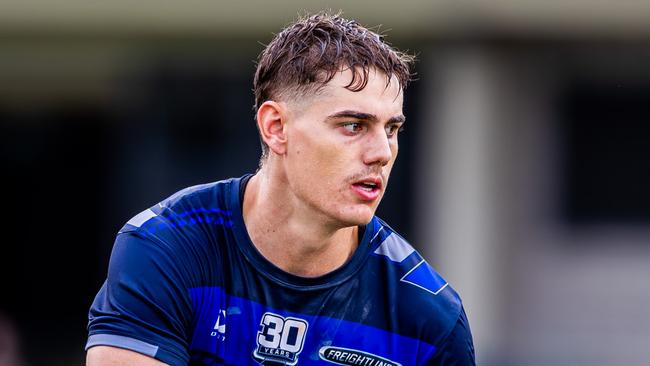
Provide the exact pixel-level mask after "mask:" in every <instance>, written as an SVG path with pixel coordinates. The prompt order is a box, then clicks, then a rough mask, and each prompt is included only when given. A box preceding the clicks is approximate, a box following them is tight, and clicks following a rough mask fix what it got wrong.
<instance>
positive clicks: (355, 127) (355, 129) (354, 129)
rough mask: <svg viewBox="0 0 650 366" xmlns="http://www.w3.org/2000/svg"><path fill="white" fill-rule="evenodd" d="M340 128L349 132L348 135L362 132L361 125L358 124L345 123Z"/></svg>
mask: <svg viewBox="0 0 650 366" xmlns="http://www.w3.org/2000/svg"><path fill="white" fill-rule="evenodd" d="M341 127H343V128H344V129H345V131H346V132H349V133H350V134H355V133H359V132H361V131H363V124H362V123H359V122H349V123H345V124H343V125H342V126H341Z"/></svg>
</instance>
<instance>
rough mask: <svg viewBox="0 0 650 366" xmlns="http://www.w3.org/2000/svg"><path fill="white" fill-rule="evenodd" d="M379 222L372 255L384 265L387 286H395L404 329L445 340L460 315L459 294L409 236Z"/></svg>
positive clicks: (395, 305)
mask: <svg viewBox="0 0 650 366" xmlns="http://www.w3.org/2000/svg"><path fill="white" fill-rule="evenodd" d="M378 222H379V223H380V225H381V229H380V232H379V233H378V235H379V238H378V239H379V240H377V241H376V242H377V244H376V245H375V247H374V248H373V251H372V255H373V257H374V259H375V261H377V262H379V263H380V265H381V266H382V267H383V271H385V273H386V276H387V279H386V280H387V281H389V283H388V286H391V287H393V288H394V296H391V297H390V301H393V302H394V303H393V304H391V306H392V307H393V308H394V309H395V316H397V318H398V321H399V324H400V328H402V329H401V332H402V333H406V334H408V335H410V336H414V337H417V338H419V339H422V340H424V341H426V342H427V343H429V344H432V345H439V344H442V343H443V342H444V340H445V339H446V338H447V336H448V335H449V334H450V333H451V331H452V330H453V328H454V326H455V325H456V323H457V321H458V319H459V317H460V315H461V312H462V302H461V299H460V296H459V294H458V293H457V292H456V291H455V290H454V289H453V288H452V287H451V286H450V284H449V283H448V282H447V281H446V280H445V279H444V278H443V277H442V276H441V275H440V274H439V273H438V272H437V271H436V270H435V269H434V268H433V267H432V266H431V265H430V264H429V263H428V262H427V260H425V259H424V257H423V256H422V255H421V254H420V253H419V252H418V251H417V250H416V249H415V248H414V247H413V246H412V245H411V244H410V243H409V242H408V241H407V240H406V239H404V238H403V237H402V236H401V235H399V233H397V232H396V231H395V230H393V229H392V228H391V227H390V226H388V225H387V224H386V223H385V222H383V221H381V220H379V219H378Z"/></svg>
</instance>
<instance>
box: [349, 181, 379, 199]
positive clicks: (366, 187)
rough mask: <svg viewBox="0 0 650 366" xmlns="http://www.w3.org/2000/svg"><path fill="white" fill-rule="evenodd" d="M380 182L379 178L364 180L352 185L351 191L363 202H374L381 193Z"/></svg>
mask: <svg viewBox="0 0 650 366" xmlns="http://www.w3.org/2000/svg"><path fill="white" fill-rule="evenodd" d="M381 188H382V181H381V179H379V178H365V179H362V180H359V181H356V182H354V183H352V190H353V191H354V192H355V193H356V194H357V196H358V197H359V198H361V200H363V201H374V200H376V199H377V198H379V194H380V193H381Z"/></svg>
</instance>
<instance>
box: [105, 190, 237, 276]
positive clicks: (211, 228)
mask: <svg viewBox="0 0 650 366" xmlns="http://www.w3.org/2000/svg"><path fill="white" fill-rule="evenodd" d="M237 182H238V180H237V179H228V180H224V181H219V182H213V183H208V184H202V185H197V186H193V187H189V188H185V189H183V190H181V191H179V192H177V193H175V194H173V195H171V196H170V197H168V198H166V199H164V200H162V201H160V202H159V203H157V204H156V205H154V206H152V207H149V208H147V209H145V210H144V211H142V212H140V213H139V214H137V215H135V216H134V217H132V218H131V219H129V220H128V221H127V222H126V224H124V226H123V227H122V228H121V229H120V231H119V233H118V240H117V241H116V244H117V243H121V247H122V248H123V250H127V251H129V252H131V251H134V250H135V251H137V250H146V248H143V249H135V247H136V246H138V247H148V248H150V249H148V250H149V251H152V252H153V253H160V255H164V256H168V257H171V258H178V259H179V261H178V262H177V263H176V264H177V265H183V263H185V264H186V266H187V267H198V268H202V267H205V266H197V264H199V263H198V262H200V263H203V262H205V261H206V258H221V257H222V254H223V251H224V250H225V246H224V244H225V240H226V239H225V238H226V237H227V235H226V231H227V230H230V228H231V227H232V225H233V221H232V215H233V214H232V212H231V211H230V210H229V209H228V207H227V201H228V200H227V196H228V195H229V194H230V191H232V188H233V187H232V186H233V185H234V184H236V183H237ZM120 237H122V239H120ZM204 264H205V265H208V263H204Z"/></svg>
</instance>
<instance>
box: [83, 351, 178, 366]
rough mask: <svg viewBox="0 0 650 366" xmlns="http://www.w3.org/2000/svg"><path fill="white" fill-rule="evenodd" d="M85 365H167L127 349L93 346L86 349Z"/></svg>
mask: <svg viewBox="0 0 650 366" xmlns="http://www.w3.org/2000/svg"><path fill="white" fill-rule="evenodd" d="M86 366H168V365H167V364H166V363H162V362H160V361H158V360H156V359H155V358H152V357H149V356H145V355H143V354H140V353H137V352H133V351H130V350H127V349H122V348H117V347H110V346H95V347H91V348H89V349H88V353H87V354H86Z"/></svg>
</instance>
